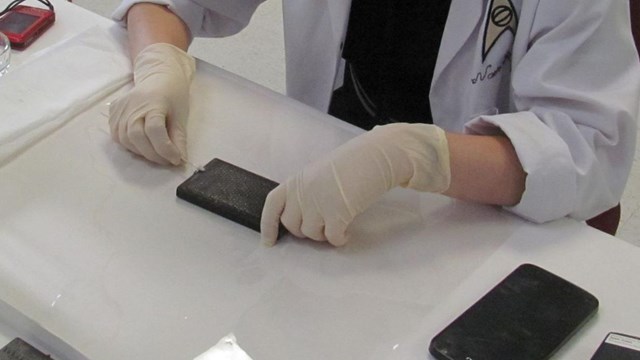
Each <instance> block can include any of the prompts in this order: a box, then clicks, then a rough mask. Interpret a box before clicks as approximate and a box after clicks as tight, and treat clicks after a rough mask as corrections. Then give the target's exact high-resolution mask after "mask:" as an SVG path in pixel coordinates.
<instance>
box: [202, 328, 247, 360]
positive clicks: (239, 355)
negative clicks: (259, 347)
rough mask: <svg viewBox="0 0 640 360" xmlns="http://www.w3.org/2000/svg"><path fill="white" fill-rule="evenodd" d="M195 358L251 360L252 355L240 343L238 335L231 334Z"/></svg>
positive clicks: (206, 359) (203, 359)
mask: <svg viewBox="0 0 640 360" xmlns="http://www.w3.org/2000/svg"><path fill="white" fill-rule="evenodd" d="M193 360H251V357H250V356H249V355H247V353H246V352H245V351H244V350H242V348H241V347H240V345H238V340H237V339H236V336H235V335H234V334H229V335H227V336H225V337H223V338H222V339H220V341H218V343H217V344H216V345H214V346H213V347H212V348H211V349H209V350H207V351H205V352H204V353H202V354H200V355H198V356H197V357H196V358H194V359H193Z"/></svg>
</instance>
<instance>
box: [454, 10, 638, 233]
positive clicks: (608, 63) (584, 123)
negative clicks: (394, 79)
mask: <svg viewBox="0 0 640 360" xmlns="http://www.w3.org/2000/svg"><path fill="white" fill-rule="evenodd" d="M528 42H529V44H530V45H529V49H528V50H527V52H526V54H525V55H524V56H522V58H521V59H520V61H519V62H518V63H514V64H513V68H512V83H511V86H512V93H513V107H514V112H513V113H508V114H499V115H492V116H481V117H478V118H476V119H474V120H473V121H471V122H470V123H468V124H467V127H466V131H468V132H471V133H483V132H486V130H487V129H490V128H493V129H495V128H496V127H497V128H499V129H500V130H501V131H502V132H503V133H504V134H505V135H506V136H507V137H509V139H510V140H511V142H512V144H513V146H514V147H515V150H516V153H517V155H518V158H519V160H520V162H521V164H522V166H523V168H524V170H525V172H526V173H527V179H526V189H525V192H524V194H523V196H522V199H521V201H520V203H519V204H517V205H516V206H513V207H510V208H508V209H509V210H510V211H512V212H514V213H516V214H518V215H520V216H522V217H524V218H527V219H529V220H532V221H535V222H545V221H549V220H553V219H558V218H561V217H564V216H567V215H568V216H570V217H573V218H576V219H580V220H584V219H588V218H590V217H593V216H595V215H597V214H599V213H601V212H603V211H605V210H607V209H609V208H611V207H613V206H615V205H616V204H617V203H618V202H619V201H620V198H621V196H622V193H623V190H624V187H625V184H626V181H627V178H628V175H629V171H630V168H631V164H632V162H633V157H634V149H635V142H636V134H637V118H638V110H639V109H638V106H639V105H638V104H639V103H640V100H639V99H640V69H639V63H638V57H637V53H636V50H635V48H634V46H633V40H632V38H631V34H630V32H629V10H628V3H627V2H626V1H619V0H565V1H556V0H541V1H540V4H539V6H538V9H537V13H536V21H534V22H533V28H532V29H531V31H530V37H529V39H528Z"/></svg>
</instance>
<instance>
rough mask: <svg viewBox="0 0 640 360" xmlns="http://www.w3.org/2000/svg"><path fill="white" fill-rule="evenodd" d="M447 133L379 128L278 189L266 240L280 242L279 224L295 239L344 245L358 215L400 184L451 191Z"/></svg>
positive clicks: (270, 201)
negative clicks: (350, 227) (278, 239)
mask: <svg viewBox="0 0 640 360" xmlns="http://www.w3.org/2000/svg"><path fill="white" fill-rule="evenodd" d="M450 181H451V171H450V168H449V148H448V144H447V139H446V136H445V132H444V131H443V130H442V129H440V128H439V127H437V126H434V125H427V124H405V123H397V124H390V125H384V126H377V127H375V128H374V129H373V130H371V131H369V132H367V133H365V134H363V135H361V136H358V137H356V138H354V139H352V140H350V141H348V142H347V143H345V144H343V145H342V146H340V147H338V148H337V149H335V150H334V151H333V152H331V153H330V154H328V155H327V156H325V157H324V158H322V159H320V160H319V161H317V162H315V163H312V164H310V165H308V166H306V167H305V168H304V169H303V170H302V171H301V172H300V173H298V174H297V175H294V176H292V177H291V178H289V179H288V180H287V181H286V182H284V183H282V184H280V185H278V186H277V187H276V188H275V189H273V190H272V191H271V192H270V193H269V195H268V196H267V199H266V201H265V205H264V208H263V211H262V219H261V224H260V227H261V237H262V242H263V243H264V244H266V245H268V246H271V245H273V244H275V242H276V239H277V235H278V226H279V223H280V222H282V224H283V225H284V226H285V227H286V228H287V229H288V230H289V231H290V232H291V233H292V234H293V235H295V236H297V237H301V238H304V237H307V238H311V239H313V240H317V241H328V242H329V243H331V244H333V245H335V246H341V245H344V244H345V243H346V242H347V240H348V237H347V234H346V230H347V227H348V226H349V224H350V223H351V222H352V221H353V219H354V218H355V217H356V215H358V214H360V213H361V212H363V211H364V210H365V209H367V208H368V207H369V206H370V205H371V204H372V203H373V202H375V201H376V200H377V199H378V198H379V197H380V196H382V195H383V194H384V193H385V192H387V191H388V190H390V189H391V188H393V187H395V186H402V187H408V188H412V189H416V190H419V191H429V192H443V191H446V190H447V189H448V187H449V184H450Z"/></svg>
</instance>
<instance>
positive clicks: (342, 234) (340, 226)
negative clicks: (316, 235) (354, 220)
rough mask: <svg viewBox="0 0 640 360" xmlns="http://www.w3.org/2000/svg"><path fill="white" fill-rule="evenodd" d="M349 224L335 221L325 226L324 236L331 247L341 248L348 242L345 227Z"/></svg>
mask: <svg viewBox="0 0 640 360" xmlns="http://www.w3.org/2000/svg"><path fill="white" fill-rule="evenodd" d="M348 226H349V224H348V223H347V222H345V221H342V220H339V219H336V220H335V221H331V222H328V223H326V224H325V227H324V234H325V236H326V238H327V241H328V242H329V243H330V244H331V245H333V246H343V245H344V244H346V243H347V242H348V241H349V237H348V235H347V227H348Z"/></svg>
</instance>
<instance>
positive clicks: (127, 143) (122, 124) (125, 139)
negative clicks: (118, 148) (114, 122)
mask: <svg viewBox="0 0 640 360" xmlns="http://www.w3.org/2000/svg"><path fill="white" fill-rule="evenodd" d="M134 121H135V120H134ZM128 125H129V122H128V121H119V122H118V129H117V133H118V140H117V141H118V142H119V143H120V145H122V146H124V147H125V148H126V149H127V150H129V151H131V152H132V153H134V154H138V155H142V154H141V153H140V152H139V151H138V148H137V147H136V146H135V145H134V144H133V143H132V142H131V140H130V139H129V133H128V132H129V126H128Z"/></svg>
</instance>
